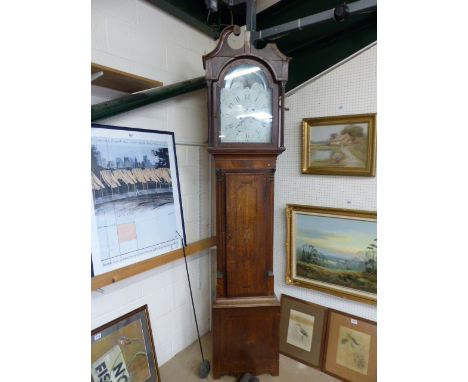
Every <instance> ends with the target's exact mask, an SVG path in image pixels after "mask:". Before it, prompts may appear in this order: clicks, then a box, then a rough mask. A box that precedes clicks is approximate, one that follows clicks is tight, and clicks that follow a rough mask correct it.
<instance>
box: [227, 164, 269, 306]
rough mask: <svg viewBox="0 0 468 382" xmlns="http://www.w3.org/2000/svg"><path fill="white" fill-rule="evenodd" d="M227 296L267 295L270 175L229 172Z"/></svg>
mask: <svg viewBox="0 0 468 382" xmlns="http://www.w3.org/2000/svg"><path fill="white" fill-rule="evenodd" d="M225 179H226V184H225V185H226V194H225V195H226V247H225V248H226V254H225V259H226V277H227V296H228V297H246V296H259V295H266V294H267V292H268V283H267V279H266V271H267V269H266V267H267V264H266V256H265V255H266V254H265V250H266V248H267V244H268V241H267V240H268V239H267V229H268V221H269V216H270V214H269V210H268V209H269V208H270V203H269V193H268V186H269V182H268V176H267V175H266V174H265V173H226V178H225Z"/></svg>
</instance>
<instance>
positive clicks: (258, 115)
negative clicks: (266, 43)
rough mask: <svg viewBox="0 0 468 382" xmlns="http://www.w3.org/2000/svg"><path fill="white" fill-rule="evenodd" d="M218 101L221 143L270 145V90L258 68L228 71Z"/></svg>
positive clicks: (242, 65)
mask: <svg viewBox="0 0 468 382" xmlns="http://www.w3.org/2000/svg"><path fill="white" fill-rule="evenodd" d="M220 98H221V104H220V112H221V119H220V129H219V141H220V142H221V143H271V130H272V100H273V98H272V89H271V88H270V86H269V83H268V80H267V78H266V76H265V74H264V73H263V70H262V69H261V68H260V67H259V66H256V65H250V64H240V65H237V66H235V67H233V68H232V69H230V70H229V71H228V72H227V73H226V75H225V77H224V83H223V87H222V88H221V97H220Z"/></svg>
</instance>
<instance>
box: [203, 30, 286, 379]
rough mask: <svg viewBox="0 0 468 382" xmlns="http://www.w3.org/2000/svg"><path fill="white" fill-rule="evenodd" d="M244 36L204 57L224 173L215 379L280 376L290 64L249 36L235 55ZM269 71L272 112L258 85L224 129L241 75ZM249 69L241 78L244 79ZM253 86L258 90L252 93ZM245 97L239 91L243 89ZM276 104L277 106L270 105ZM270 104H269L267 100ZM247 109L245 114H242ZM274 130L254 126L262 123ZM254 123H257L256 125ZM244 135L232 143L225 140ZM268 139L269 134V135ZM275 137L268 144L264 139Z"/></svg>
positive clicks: (219, 169) (219, 201) (212, 134)
mask: <svg viewBox="0 0 468 382" xmlns="http://www.w3.org/2000/svg"><path fill="white" fill-rule="evenodd" d="M231 33H234V34H235V35H239V33H240V29H239V27H237V26H230V27H227V28H226V29H225V30H224V31H223V32H222V33H221V36H220V39H219V43H218V45H217V46H216V48H215V49H214V50H213V51H212V52H211V53H209V54H207V55H205V56H204V57H203V63H204V66H205V69H206V80H207V85H208V112H209V118H208V121H209V145H208V151H209V152H210V153H211V154H212V155H213V157H214V161H215V170H216V237H217V283H216V300H215V302H214V303H213V377H214V378H215V379H217V378H220V377H221V376H222V375H225V374H230V375H241V374H243V373H245V372H250V373H254V374H262V373H270V374H272V375H274V376H277V375H278V372H279V316H280V305H279V302H278V300H277V299H276V297H275V296H274V276H273V207H274V204H273V203H274V173H275V169H276V158H277V156H278V155H279V154H280V153H281V152H283V151H284V147H283V133H282V123H281V121H282V119H283V117H284V111H283V110H282V108H281V107H280V106H281V104H280V97H282V96H283V95H284V87H285V84H286V81H287V73H288V58H287V57H285V56H284V55H282V54H281V52H279V51H278V49H277V48H276V46H275V45H273V44H268V45H267V46H266V47H265V48H263V49H261V50H257V49H256V48H254V47H253V46H251V45H250V37H249V34H250V32H249V31H247V32H245V40H244V46H243V47H242V48H240V49H233V48H231V47H230V46H229V44H228V42H227V38H228V36H229V35H230V34H231ZM246 65H249V66H248V67H250V68H252V67H255V68H256V69H255V71H261V73H262V76H263V77H262V78H264V80H265V81H266V83H264V84H263V89H269V90H268V91H270V90H271V105H267V107H265V108H263V109H261V108H260V109H257V110H255V107H256V106H255V104H252V103H249V102H248V101H247V100H248V99H249V97H247V96H245V97H242V92H244V95H245V94H249V92H250V91H251V89H252V88H253V86H254V85H245V84H240V94H241V96H239V97H237V98H234V100H235V104H234V107H235V108H236V110H237V111H236V112H235V114H234V117H235V118H238V119H240V120H242V123H238V122H236V121H235V120H234V119H233V121H234V122H233V123H232V126H224V125H223V126H222V125H221V117H222V111H221V108H222V107H224V108H226V106H225V105H224V106H223V104H222V99H221V98H222V97H221V90H222V89H223V88H225V86H226V87H227V85H225V78H226V75H227V73H232V72H233V70H234V68H236V67H239V66H240V67H241V68H245V67H247V66H246ZM240 72H241V70H239V71H238V72H237V73H238V75H239V76H240V75H243V74H240ZM249 86H250V88H249ZM236 91H237V90H236ZM268 101H270V100H269V99H268ZM265 102H266V97H265ZM239 110H240V112H239ZM259 110H260V111H261V114H262V117H263V118H265V114H266V111H268V112H269V111H270V110H271V122H270V116H269V115H266V118H267V119H268V123H262V122H261V121H260V122H259V121H258V120H257V121H254V120H253V119H261V118H260V117H258V118H257V117H255V116H254V117H252V114H253V115H256V114H259V113H258V111H259ZM252 118H253V119H252ZM255 124H257V125H258V126H259V128H264V129H271V131H268V132H266V134H263V139H262V138H260V139H257V140H256V139H255V138H254V139H251V137H249V136H248V135H247V134H243V131H242V129H245V128H246V129H251V128H252V125H255ZM228 128H231V129H232V128H236V129H237V132H234V133H233V134H232V136H230V139H225V136H223V134H224V133H225V131H228V130H227V129H228ZM264 133H265V132H264ZM265 137H268V139H264V138H265Z"/></svg>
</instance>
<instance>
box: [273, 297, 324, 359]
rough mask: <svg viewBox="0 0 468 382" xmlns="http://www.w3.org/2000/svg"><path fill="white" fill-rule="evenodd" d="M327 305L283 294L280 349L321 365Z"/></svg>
mask: <svg viewBox="0 0 468 382" xmlns="http://www.w3.org/2000/svg"><path fill="white" fill-rule="evenodd" d="M327 313H328V308H326V307H324V306H320V305H316V304H312V303H310V302H307V301H303V300H300V299H297V298H294V297H291V296H287V295H284V294H283V295H281V320H280V353H281V354H284V355H286V356H288V357H291V358H293V359H295V360H296V361H299V362H302V363H305V364H306V365H309V366H312V367H315V368H320V367H321V364H322V356H323V353H324V340H325V332H326V323H327Z"/></svg>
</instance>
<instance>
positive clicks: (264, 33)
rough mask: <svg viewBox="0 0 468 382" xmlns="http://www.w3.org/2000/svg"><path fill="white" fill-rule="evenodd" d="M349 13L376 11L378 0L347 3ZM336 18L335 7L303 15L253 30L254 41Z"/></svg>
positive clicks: (267, 38)
mask: <svg viewBox="0 0 468 382" xmlns="http://www.w3.org/2000/svg"><path fill="white" fill-rule="evenodd" d="M347 7H348V9H349V14H350V15H351V14H353V13H362V12H369V11H374V10H376V9H377V0H360V1H356V2H354V3H351V4H347ZM330 20H335V8H333V9H329V10H326V11H323V12H319V13H316V14H314V15H310V16H306V17H302V18H300V19H297V20H294V21H289V22H287V23H284V24H280V25H276V26H274V27H271V28H266V29H263V30H261V31H253V32H252V43H255V42H257V41H261V40H274V39H275V37H278V36H281V35H284V34H285V33H289V32H292V31H294V30H301V29H304V28H305V27H309V26H311V25H315V24H320V23H323V22H325V21H330Z"/></svg>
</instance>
